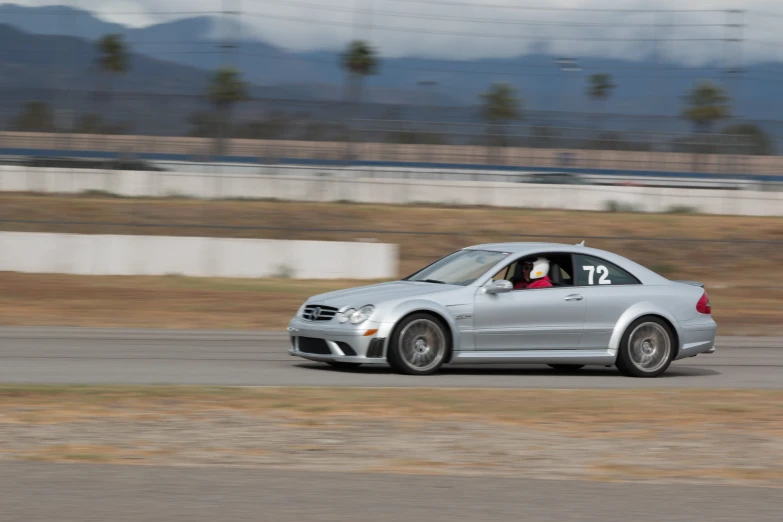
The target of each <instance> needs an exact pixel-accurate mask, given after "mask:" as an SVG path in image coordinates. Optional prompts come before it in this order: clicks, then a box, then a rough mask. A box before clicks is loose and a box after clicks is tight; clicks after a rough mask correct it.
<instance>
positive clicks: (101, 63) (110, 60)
mask: <svg viewBox="0 0 783 522" xmlns="http://www.w3.org/2000/svg"><path fill="white" fill-rule="evenodd" d="M97 47H98V58H97V60H96V61H97V64H98V68H99V69H100V71H101V72H103V73H104V74H106V75H107V76H108V78H107V80H108V84H107V87H106V91H105V96H106V102H107V104H108V105H109V110H111V102H112V92H113V90H114V85H113V81H112V77H113V76H115V75H120V74H122V73H124V72H126V71H127V70H128V48H127V45H126V44H125V42H124V41H123V39H122V35H120V34H107V35H105V36H103V37H102V38H101V39H100V40H98V44H97Z"/></svg>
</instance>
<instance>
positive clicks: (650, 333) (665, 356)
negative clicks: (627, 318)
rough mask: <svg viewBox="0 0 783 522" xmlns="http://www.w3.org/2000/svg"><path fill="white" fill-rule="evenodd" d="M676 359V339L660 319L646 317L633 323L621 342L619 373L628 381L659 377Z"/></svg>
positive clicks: (618, 357)
mask: <svg viewBox="0 0 783 522" xmlns="http://www.w3.org/2000/svg"><path fill="white" fill-rule="evenodd" d="M673 358H674V335H672V331H671V328H669V325H668V324H666V322H665V321H663V320H662V319H659V318H658V317H642V318H639V319H637V320H636V321H634V322H633V323H631V326H629V327H628V329H627V330H626V331H625V334H624V335H623V338H622V340H621V342H620V351H619V353H618V354H617V363H616V364H617V369H618V370H620V372H621V373H622V374H623V375H627V376H628V377H657V376H659V375H661V374H662V373H663V372H665V371H666V370H667V369H668V368H669V365H670V364H671V362H672V360H673Z"/></svg>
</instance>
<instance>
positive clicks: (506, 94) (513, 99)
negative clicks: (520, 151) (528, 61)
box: [480, 83, 522, 143]
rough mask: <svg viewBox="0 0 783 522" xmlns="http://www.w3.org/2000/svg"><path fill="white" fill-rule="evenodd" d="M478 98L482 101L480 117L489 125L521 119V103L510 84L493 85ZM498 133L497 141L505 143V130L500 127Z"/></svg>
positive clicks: (503, 123)
mask: <svg viewBox="0 0 783 522" xmlns="http://www.w3.org/2000/svg"><path fill="white" fill-rule="evenodd" d="M480 98H481V99H482V101H483V105H482V107H481V116H482V117H483V118H484V119H485V120H487V121H488V122H489V123H490V124H491V125H505V124H508V122H510V121H512V120H517V119H522V102H521V100H520V99H519V98H518V97H517V95H516V89H514V87H513V86H512V85H511V84H508V83H493V84H492V87H490V89H489V91H487V92H485V93H483V94H481V95H480ZM499 131H500V140H499V141H501V142H502V143H505V130H504V129H503V127H500V130H499Z"/></svg>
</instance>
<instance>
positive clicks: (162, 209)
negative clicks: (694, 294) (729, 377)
mask: <svg viewBox="0 0 783 522" xmlns="http://www.w3.org/2000/svg"><path fill="white" fill-rule="evenodd" d="M0 219H12V220H59V221H81V222H86V223H87V224H83V225H68V226H65V225H57V224H51V223H49V224H24V223H0V230H26V231H49V232H74V233H75V232H79V233H122V234H166V235H168V234H173V235H209V236H230V237H260V238H278V239H320V240H341V241H353V240H367V239H371V240H378V241H384V242H392V243H397V244H399V245H400V256H401V257H400V275H403V274H408V273H410V272H412V271H414V270H416V269H417V268H419V267H421V266H423V265H425V264H426V263H429V262H431V261H432V260H433V259H435V258H437V257H440V256H442V255H444V254H446V253H448V252H450V251H452V250H454V249H456V248H460V247H462V246H465V245H468V244H475V243H483V242H492V241H508V240H522V241H524V240H531V239H532V240H553V241H557V242H566V243H572V242H577V241H579V240H581V239H582V238H583V237H584V236H603V237H607V236H625V237H627V238H629V239H596V240H588V241H587V243H588V245H590V246H595V247H598V248H605V249H608V250H612V251H614V252H617V253H619V254H622V255H626V256H628V257H630V258H631V259H634V260H635V261H638V262H640V263H642V264H644V265H646V266H648V267H650V268H651V269H653V270H656V271H658V272H659V273H661V274H662V275H664V276H666V277H669V278H671V279H696V280H699V281H703V282H705V283H706V284H707V288H708V290H709V292H710V297H711V299H712V304H713V308H714V315H715V318H716V320H717V321H718V322H719V325H720V333H721V334H751V335H752V334H764V335H778V334H783V283H780V282H778V281H777V278H776V276H775V274H776V273H777V271H778V268H779V266H780V265H781V264H783V246H781V245H778V244H747V243H696V242H690V241H678V242H672V241H641V240H636V239H632V238H635V237H657V238H671V237H677V238H684V239H693V240H696V239H719V240H735V239H743V240H761V241H783V219H780V218H756V217H737V216H702V215H679V214H678V215H675V214H657V215H649V214H634V213H631V214H623V213H608V212H607V213H604V212H567V211H554V210H553V211H543V210H524V209H519V210H517V209H498V208H449V207H433V206H415V205H413V206H391V205H390V206H378V205H358V204H322V203H292V202H275V201H197V200H190V199H161V200H155V199H130V198H113V197H105V196H80V197H57V196H50V195H29V194H3V195H0ZM97 222H107V223H109V222H111V223H126V224H132V223H134V224H147V225H159V224H161V223H174V224H180V225H187V226H186V227H185V228H178V227H159V226H122V227H117V226H107V225H97V224H90V223H97ZM314 223H315V224H316V226H317V227H318V228H327V229H332V230H345V231H344V232H340V231H330V232H325V231H313V230H310V231H308V230H304V229H308V228H313V226H314ZM204 224H210V225H217V226H218V227H219V226H236V227H243V226H244V227H271V228H288V229H291V230H272V229H259V228H256V229H253V228H245V229H242V228H233V229H232V228H205V227H202V225H204ZM357 229H361V230H376V231H381V232H382V233H374V234H369V233H363V232H357V231H356V230H357ZM411 232H416V234H414V233H411ZM430 232H431V233H434V235H427V234H426V233H430ZM444 232H445V233H447V234H443V233H444ZM439 234H440V235H439ZM514 234H541V235H542V237H540V238H524V237H514ZM554 236H572V237H569V238H558V237H554ZM364 283H365V282H364V281H362V282H357V281H295V280H268V281H257V280H233V281H228V280H196V279H191V278H177V277H166V278H145V277H106V278H102V277H101V278H86V277H75V276H57V275H46V276H42V275H28V274H9V273H0V288H2V289H3V291H2V293H0V318H2V319H0V322H2V323H3V324H7V325H19V326H23V325H24V326H27V325H67V326H82V325H84V326H128V327H133V326H139V327H163V328H273V329H279V328H283V327H284V326H285V324H286V322H287V320H288V318H289V317H290V316H291V315H292V314H293V312H294V311H295V310H296V308H297V307H298V306H299V304H301V302H302V300H303V299H304V298H306V297H308V296H310V295H313V294H315V293H319V292H322V291H328V290H333V289H338V288H344V287H348V286H354V285H357V284H364Z"/></svg>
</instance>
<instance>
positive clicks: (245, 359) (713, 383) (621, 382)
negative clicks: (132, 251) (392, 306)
mask: <svg viewBox="0 0 783 522" xmlns="http://www.w3.org/2000/svg"><path fill="white" fill-rule="evenodd" d="M286 338H287V337H286V334H285V332H235V331H199V330H193V331H172V330H127V329H105V330H104V329H86V328H0V383H4V384H21V383H27V384H195V385H229V386H380V387H399V386H426V387H482V388H737V389H741V388H745V389H748V388H754V389H783V338H758V337H719V338H718V340H717V342H716V347H717V351H716V353H714V354H712V355H700V356H698V357H694V358H689V359H685V360H682V361H676V362H675V363H674V364H673V365H672V366H671V367H670V369H669V370H668V372H667V373H666V374H664V376H662V377H660V378H657V379H633V378H628V377H623V376H621V375H620V374H619V373H618V372H617V370H616V369H615V368H604V367H586V368H584V369H583V370H581V371H579V372H578V373H575V374H566V373H559V372H557V371H555V370H552V369H550V368H548V367H546V366H538V365H527V366H514V367H498V366H488V365H481V366H471V367H459V368H444V369H443V370H442V371H441V373H439V374H436V375H432V376H428V377H414V376H404V375H398V374H395V373H393V372H391V371H390V370H389V369H388V367H364V368H359V369H358V370H353V371H338V370H335V369H333V368H331V367H330V366H327V365H325V364H321V363H313V362H309V361H305V360H302V359H299V358H294V357H291V356H289V355H288V354H287V353H286V348H287V344H286Z"/></svg>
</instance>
